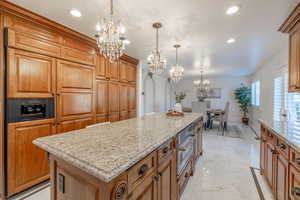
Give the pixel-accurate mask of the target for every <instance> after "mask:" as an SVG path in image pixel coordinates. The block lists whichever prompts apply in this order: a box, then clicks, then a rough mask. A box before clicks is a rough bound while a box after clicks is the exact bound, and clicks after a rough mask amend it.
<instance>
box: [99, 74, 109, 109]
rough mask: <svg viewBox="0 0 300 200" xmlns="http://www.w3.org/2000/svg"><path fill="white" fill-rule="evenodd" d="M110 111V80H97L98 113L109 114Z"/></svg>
mask: <svg viewBox="0 0 300 200" xmlns="http://www.w3.org/2000/svg"><path fill="white" fill-rule="evenodd" d="M107 112H108V82H107V81H102V80H97V81H96V114H100V115H103V114H107Z"/></svg>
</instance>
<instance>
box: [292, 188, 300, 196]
mask: <svg viewBox="0 0 300 200" xmlns="http://www.w3.org/2000/svg"><path fill="white" fill-rule="evenodd" d="M292 193H293V194H295V195H296V196H300V189H299V188H298V187H293V188H292Z"/></svg>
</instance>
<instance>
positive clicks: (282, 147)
mask: <svg viewBox="0 0 300 200" xmlns="http://www.w3.org/2000/svg"><path fill="white" fill-rule="evenodd" d="M278 147H279V148H280V149H282V150H285V149H286V146H285V145H284V144H282V143H281V144H279V145H278Z"/></svg>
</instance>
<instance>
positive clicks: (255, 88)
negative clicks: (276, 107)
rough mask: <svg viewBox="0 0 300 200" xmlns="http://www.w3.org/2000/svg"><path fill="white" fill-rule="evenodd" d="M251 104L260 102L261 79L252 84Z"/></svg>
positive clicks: (257, 104)
mask: <svg viewBox="0 0 300 200" xmlns="http://www.w3.org/2000/svg"><path fill="white" fill-rule="evenodd" d="M251 104H252V105H256V106H259V104H260V81H255V82H254V83H252V84H251Z"/></svg>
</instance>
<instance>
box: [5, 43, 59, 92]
mask: <svg viewBox="0 0 300 200" xmlns="http://www.w3.org/2000/svg"><path fill="white" fill-rule="evenodd" d="M8 79H9V80H8V83H9V84H8V97H10V98H18V97H27V98H28V97H30V98H33V97H37V98H38V97H40V98H46V97H48V98H49V97H53V95H54V92H55V59H52V58H49V57H46V56H41V55H37V54H33V53H28V52H24V51H20V50H14V49H9V50H8Z"/></svg>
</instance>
